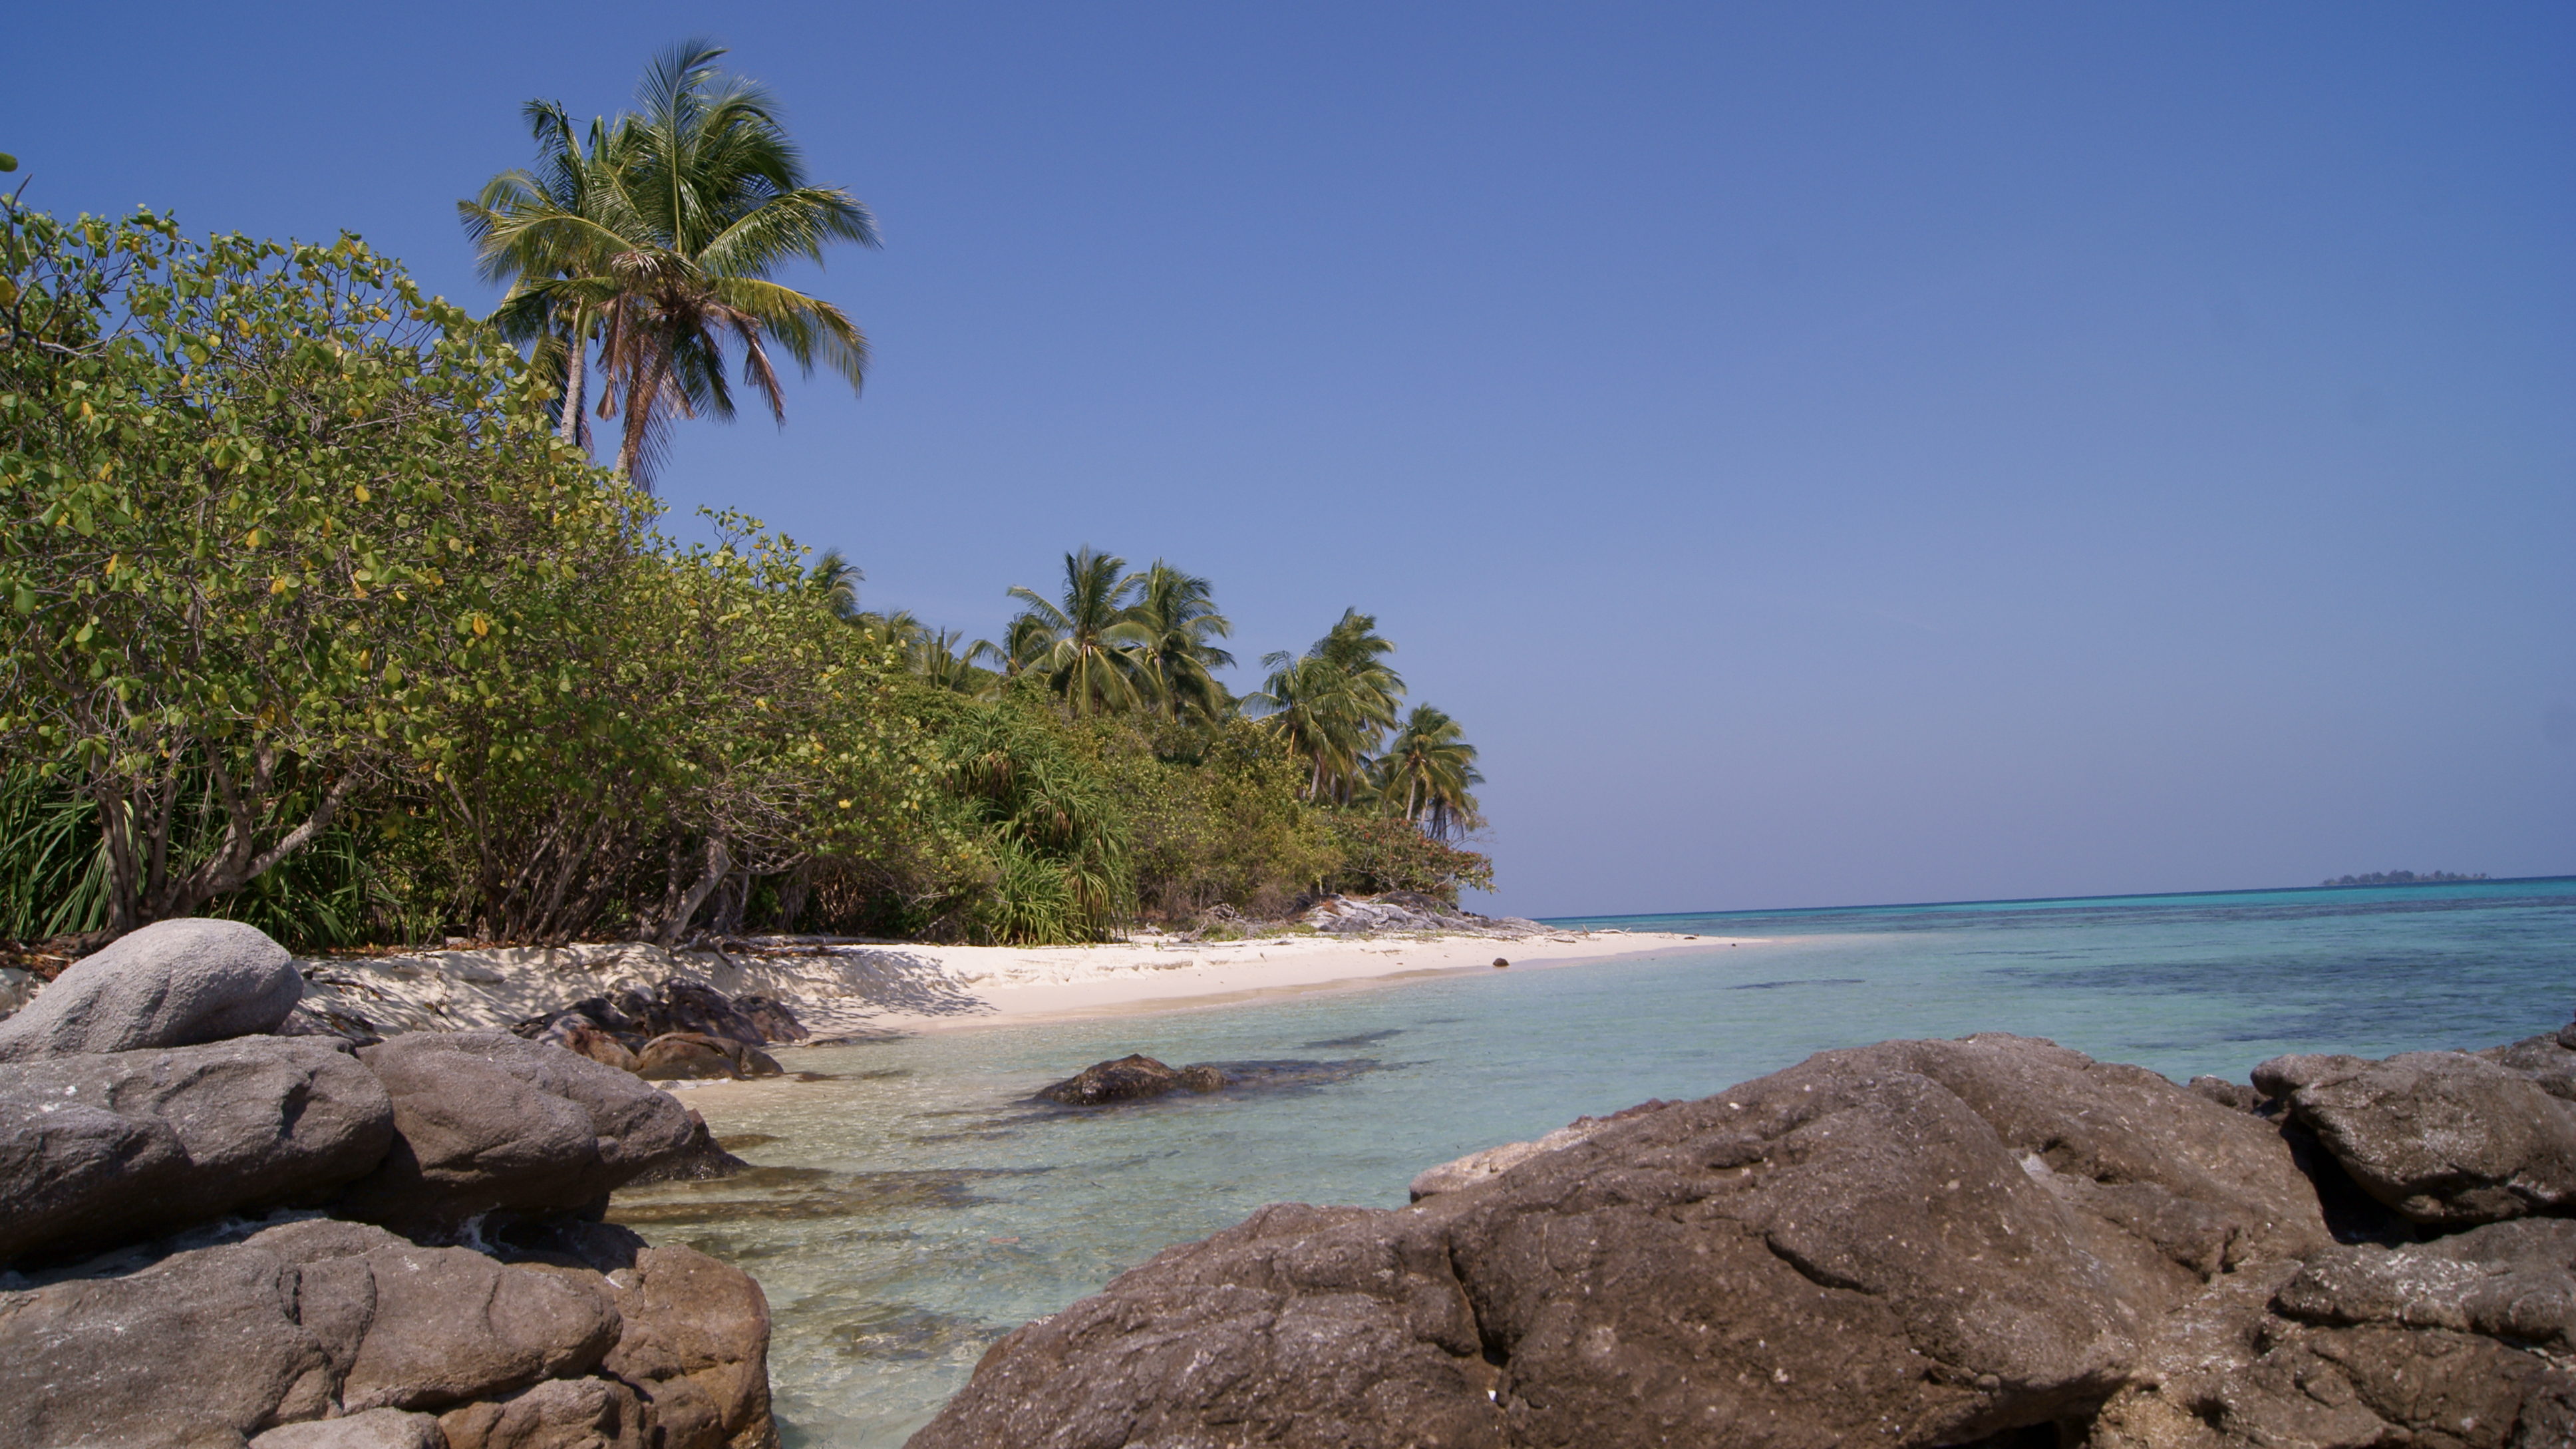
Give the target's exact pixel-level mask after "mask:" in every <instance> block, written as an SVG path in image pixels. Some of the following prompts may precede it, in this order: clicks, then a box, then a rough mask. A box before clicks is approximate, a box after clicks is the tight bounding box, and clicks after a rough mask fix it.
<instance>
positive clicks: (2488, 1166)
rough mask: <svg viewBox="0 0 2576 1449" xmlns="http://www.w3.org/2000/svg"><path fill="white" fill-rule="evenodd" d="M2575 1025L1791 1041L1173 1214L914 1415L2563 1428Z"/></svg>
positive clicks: (2470, 1432) (1214, 1433)
mask: <svg viewBox="0 0 2576 1449" xmlns="http://www.w3.org/2000/svg"><path fill="white" fill-rule="evenodd" d="M2499 1058H2502V1059H2501V1060H2500V1059H2499ZM2571 1059H2576V1051H2570V1050H2569V1049H2568V1048H2566V1047H2565V1046H2564V1045H2563V1044H2562V1043H2560V1042H2559V1041H2558V1040H2557V1039H2555V1038H2536V1039H2534V1040H2533V1041H2532V1042H2527V1043H2516V1044H2515V1045H2514V1046H2513V1047H2511V1048H2504V1049H2498V1051H2496V1052H2489V1053H2482V1054H2477V1055H2470V1054H2465V1053H2418V1054H2409V1055H2407V1056H2402V1057H2398V1058H2393V1059H2391V1060H2390V1061H2388V1062H2380V1063H2372V1062H2362V1061H2358V1060H2356V1059H2350V1058H2340V1059H2328V1058H2285V1059H2280V1060H2277V1061H2274V1062H2267V1063H2264V1064H2263V1065H2262V1066H2260V1067H2258V1068H2257V1069H2256V1070H2255V1073H2254V1081H2255V1086H2254V1087H2252V1088H2247V1087H2244V1086H2241V1085H2238V1084H2232V1083H2227V1082H2223V1081H2219V1080H2217V1079H2203V1080H2200V1081H2196V1082H2194V1083H2193V1084H2192V1085H2190V1086H2189V1087H2182V1086H2176V1085H2174V1084H2173V1083H2171V1082H2169V1081H2167V1080H2165V1079H2164V1078H2163V1077H2161V1076H2158V1075H2156V1074H2154V1073H2152V1072H2148V1071H2145V1070H2142V1069H2140V1068H2135V1067H2126V1066H2120V1065H2117V1064H2113V1063H2105V1062H2097V1061H2094V1060H2092V1059H2090V1058H2088V1057H2085V1056H2082V1055H2081V1054H2079V1053H2075V1052H2071V1051H2067V1050H2065V1049H2063V1048H2060V1047H2057V1046H2055V1045H2053V1044H2051V1043H2048V1042H2044V1041H2038V1040H2035V1039H2027V1038H2018V1037H2010V1036H1999V1035H1980V1036H1973V1037H1968V1038H1965V1039H1962V1040H1960V1041H1955V1042H1937V1041H1935V1042H1884V1043H1880V1044H1878V1045H1876V1046H1871V1047H1862V1048H1856V1049H1851V1050H1846V1051H1836V1052H1826V1053H1822V1054H1819V1055H1818V1056H1816V1057H1812V1058H1810V1059H1809V1060H1807V1061H1806V1062H1803V1063H1800V1064H1799V1065H1797V1066H1794V1067H1791V1068H1789V1069H1787V1070H1785V1071H1782V1072H1776V1073H1773V1074H1772V1075H1770V1076H1768V1077H1763V1078H1760V1079H1758V1080H1756V1081H1753V1082H1748V1083H1745V1084H1743V1085H1741V1086H1738V1087H1736V1088H1734V1089H1732V1090H1730V1091H1727V1092H1722V1093H1719V1094H1718V1095H1716V1096H1714V1097H1710V1098H1706V1099H1703V1100H1701V1101H1697V1102H1684V1103H1649V1104H1641V1106H1640V1107H1639V1108H1636V1109H1631V1111H1629V1112H1626V1113H1621V1114H1618V1115H1617V1116H1616V1117H1614V1118H1609V1119H1597V1120H1596V1119H1586V1120H1584V1121H1580V1122H1577V1123H1575V1124H1573V1125H1572V1126H1570V1127H1568V1128H1566V1129H1563V1130H1562V1131H1560V1132H1557V1133H1552V1134H1550V1135H1549V1136H1547V1137H1545V1138H1541V1139H1539V1140H1538V1141H1536V1142H1530V1143H1520V1144H1508V1145H1506V1146H1503V1147H1497V1148H1490V1149H1487V1150H1485V1151H1484V1152H1480V1153H1475V1154H1470V1155H1469V1156H1468V1157H1465V1158H1461V1159H1459V1160H1458V1161H1456V1162H1453V1163H1448V1164H1443V1165H1442V1166H1440V1167H1436V1168H1432V1169H1430V1170H1428V1171H1426V1172H1425V1173H1423V1174H1422V1175H1421V1177H1420V1178H1418V1179H1417V1180H1416V1187H1415V1199H1416V1200H1415V1202H1414V1203H1413V1205H1412V1206H1411V1207H1409V1208H1403V1209H1395V1210H1378V1209H1364V1208H1335V1207H1310V1206H1305V1205H1299V1204H1284V1205H1278V1206H1273V1207H1269V1208H1265V1209H1263V1210H1262V1211H1261V1212H1259V1213H1257V1214H1255V1215H1254V1216H1253V1217H1252V1218H1250V1219H1248V1220H1247V1221H1246V1222H1244V1223H1243V1224H1241V1225H1240V1226H1238V1227H1235V1228H1230V1229H1227V1230H1226V1231H1225V1232H1222V1233H1219V1234H1217V1235H1216V1236H1214V1237H1212V1238H1209V1239H1206V1240H1204V1241H1201V1242H1197V1243H1190V1244H1183V1245H1181V1246H1178V1247H1174V1248H1172V1249H1169V1250H1167V1251H1165V1252H1163V1253H1161V1254H1159V1255H1157V1256H1156V1257H1155V1258H1154V1259H1153V1260H1152V1261H1151V1262H1149V1263H1147V1264H1145V1265H1144V1266H1142V1267H1140V1268H1137V1269H1134V1270H1132V1271H1130V1272H1128V1273H1126V1274H1124V1275H1122V1276H1120V1277H1119V1278H1117V1279H1116V1280H1114V1281H1113V1282H1111V1283H1110V1284H1109V1285H1108V1286H1107V1287H1106V1288H1105V1289H1104V1290H1103V1291H1102V1292H1101V1293H1100V1294H1098V1295H1096V1296H1094V1297H1092V1298H1088V1299H1085V1300H1083V1301H1082V1302H1079V1303H1076V1304H1074V1305H1072V1306H1071V1307H1069V1308H1067V1309H1065V1310H1064V1311H1062V1312H1060V1313H1057V1314H1055V1315H1053V1316H1051V1317H1048V1318H1044V1319H1040V1320H1038V1321H1036V1322H1034V1323H1030V1324H1028V1325H1025V1326H1024V1327H1022V1328H1020V1329H1018V1330H1016V1331H1015V1332H1013V1333H1012V1334H1010V1335H1009V1336H1007V1337H1005V1338H1004V1339H1002V1340H1001V1341H1000V1342H999V1343H997V1344H996V1345H994V1347H993V1348H992V1349H991V1350H990V1351H989V1352H988V1353H987V1354H986V1356H985V1358H984V1360H983V1362H982V1363H980V1364H979V1365H978V1366H977V1369H976V1371H975V1374H974V1377H973V1378H972V1380H971V1381H970V1382H969V1383H968V1384H967V1386H966V1388H965V1389H964V1390H963V1391H961V1392H960V1393H959V1394H958V1395H957V1396H956V1397H955V1398H954V1399H952V1400H951V1401H950V1403H949V1404H948V1405H947V1407H946V1408H945V1409H943V1410H942V1411H941V1413H940V1414H939V1416H938V1417H937V1418H935V1419H934V1420H933V1421H932V1422H931V1423H930V1424H929V1425H928V1426H927V1427H925V1428H924V1429H923V1430H921V1431H920V1432H919V1433H918V1434H917V1435H915V1436H914V1438H913V1439H912V1440H911V1445H912V1449H966V1446H974V1449H1017V1446H1030V1449H1035V1446H1038V1445H1057V1444H1066V1443H1094V1442H1097V1443H1103V1444H1109V1443H1127V1444H1137V1445H1144V1444H1172V1445H1181V1444H1195V1443H1201V1442H1205V1443H1234V1442H1261V1443H1272V1442H1275V1443H1279V1444H1298V1445H1303V1444H1315V1445H1324V1444H1330V1445H1335V1446H1343V1449H1370V1446H1386V1449H1396V1446H1405V1445H1421V1446H1428V1445H1441V1446H1449V1449H1465V1446H1478V1449H1536V1446H1542V1445H1544V1446H1571V1445H1578V1444H1579V1445H1584V1446H1587V1449H1588V1446H1600V1449H1621V1446H1629V1445H1635V1446H1640V1449H1642V1446H1646V1445H1663V1444H1680V1443H1689V1444H1699V1445H1746V1446H1752V1445H1762V1446H1766V1449H1780V1446H1803V1445H1814V1446H1825V1445H1838V1444H1853V1443H1872V1444H1885V1445H1897V1446H1932V1445H1943V1444H1963V1443H1969V1442H1972V1441H1978V1442H1982V1441H1985V1440H1987V1439H1989V1438H1990V1437H1994V1436H2021V1435H2043V1434H2044V1435H2047V1436H2050V1437H2049V1439H2048V1440H2047V1442H2053V1443H2057V1444H2060V1445H2066V1446H2078V1445H2080V1446H2085V1449H2258V1446H2259V1449H2275V1446H2292V1445H2299V1446H2313V1449H2328V1446H2333V1449H2347V1446H2348V1449H2361V1446H2369V1445H2388V1444H2399V1443H2410V1444H2425V1445H2434V1444H2439V1445H2447V1446H2470V1445H2476V1446H2494V1449H2509V1446H2526V1445H2535V1446H2536V1445H2540V1444H2563V1443H2570V1442H2576V1372H2571V1370H2570V1369H2569V1368H2568V1367H2566V1366H2565V1364H2564V1361H2563V1360H2562V1359H2560V1358H2558V1357H2555V1355H2559V1354H2563V1353H2566V1352H2568V1351H2569V1349H2570V1346H2571V1345H2576V1214H2569V1211H2568V1208H2567V1207H2566V1206H2565V1199H2564V1198H2562V1197H2560V1196H2557V1195H2556V1193H2555V1186H2554V1184H2555V1178H2554V1177H2553V1176H2552V1174H2553V1173H2554V1172H2555V1170H2556V1168H2555V1164H2556V1163H2557V1161H2558V1157H2557V1153H2558V1150H2559V1148H2558V1144H2559V1142H2560V1140H2561V1139H2560V1138H2559V1137H2558V1135H2557V1134H2558V1125H2557V1124H2558V1122H2559V1120H2560V1119H2559V1117H2558V1116H2557V1111H2558V1109H2559V1108H2561V1107H2562V1106H2564V1105H2565V1104H2564V1102H2563V1101H2562V1099H2561V1098H2560V1097H2559V1096H2558V1095H2557V1094H2556V1093H2555V1092H2553V1091H2552V1090H2550V1088H2549V1086H2548V1085H2547V1083H2548V1082H2550V1081H2564V1080H2567V1079H2568V1078H2569V1075H2570V1073H2569V1070H2568V1069H2569V1068H2570V1066H2571V1064H2576V1061H2571ZM2553 1073H2555V1074H2557V1075H2556V1076H2554V1077H2553V1076H2552V1074H2553ZM2543 1103H2545V1104H2546V1105H2545V1106H2543V1105H2540V1104H2543ZM2365 1190H2366V1192H2367V1195H2365ZM2383 1203H2385V1204H2387V1206H2385V1207H2383V1206H2382V1204H2383ZM2391 1209H2395V1210H2398V1211H2403V1212H2406V1213H2407V1214H2408V1215H2409V1216H2408V1217H2405V1218H2399V1217H2397V1216H2396V1215H2395V1213H2394V1212H2392V1211H2391ZM2392 1225H2393V1226H2392ZM2013 1442H2015V1443H2022V1442H2040V1441H2039V1440H2037V1439H2027V1440H2026V1439H2023V1438H2019V1437H2015V1438H2013Z"/></svg>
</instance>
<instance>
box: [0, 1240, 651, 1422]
mask: <svg viewBox="0 0 2576 1449" xmlns="http://www.w3.org/2000/svg"><path fill="white" fill-rule="evenodd" d="M622 1327H623V1325H622V1322H621V1320H620V1319H619V1317H618V1314H617V1311H616V1309H615V1307H614V1306H613V1304H612V1302H611V1299H610V1294H609V1291H608V1289H607V1287H606V1284H605V1281H604V1280H601V1279H598V1278H596V1277H588V1278H586V1279H585V1278H584V1277H576V1276H573V1275H568V1274H563V1273H556V1272H549V1271H540V1270H536V1269H526V1268H514V1267H510V1266H507V1265H504V1264H500V1263H496V1262H493V1261H492V1260H491V1259H489V1258H486V1257H484V1256H482V1255H481V1254H479V1253H474V1252H469V1251H467V1250H465V1249H462V1248H424V1247H420V1246H417V1245H415V1244H412V1243H407V1242H404V1241H403V1240H401V1239H399V1238H396V1237H394V1236H393V1235H391V1234H389V1233H386V1232H383V1231H381V1230H378V1229H374V1228H369V1227H364V1226H361V1225H359V1224H355V1223H339V1222H329V1221H320V1220H316V1221H308V1222H298V1223H290V1224H286V1225H283V1226H280V1227H274V1228H269V1229H267V1230H265V1231H262V1232H260V1233H258V1234H255V1235H253V1236H252V1237H250V1238H249V1239H247V1240H245V1241H243V1242H240V1243H236V1244H230V1245H227V1246H223V1247H214V1248H203V1249H198V1250H196V1251H193V1252H185V1253H179V1254H176V1255H174V1256H172V1257H169V1258H166V1259H163V1260H162V1261H161V1262H159V1263H156V1264H153V1265H152V1266H150V1267H146V1268H143V1269H140V1270H138V1271H135V1272H131V1273H125V1274H120V1275H116V1276H111V1277H105V1278H72V1279H68V1280H65V1281H63V1282H59V1283H53V1284H49V1285H47V1286H44V1287H40V1288H35V1289H30V1290H27V1291H23V1292H16V1293H0V1399H5V1402H7V1403H8V1404H9V1405H10V1413H8V1414H6V1415H0V1449H22V1446H23V1449H44V1446H55V1445H63V1444H73V1443H99V1444H117V1445H124V1446H135V1449H157V1446H164V1445H168V1446H181V1445H186V1446H196V1445H203V1444H221V1443H236V1444H237V1443H239V1442H241V1439H242V1437H243V1436H246V1435H248V1434H250V1433H252V1432H255V1431H258V1430H261V1429H263V1428H266V1427H268V1426H271V1425H279V1424H289V1423H297V1422H301V1421H305V1420H314V1419H321V1418H323V1417H324V1416H325V1415H328V1414H334V1413H348V1414H356V1413H362V1412H364V1411H366V1410H369V1409H374V1408H387V1407H390V1408H397V1409H404V1410H418V1409H438V1408H444V1407H447V1406H449V1405H452V1404H455V1403H458V1402H461V1401H465V1400H470V1399H475V1398H483V1397H490V1396H493V1395H498V1394H507V1393H513V1392H516V1391H517V1390H518V1389H520V1388H522V1387H525V1386H527V1385H529V1384H533V1383H536V1382H537V1381H539V1380H541V1379H544V1378H547V1377H549V1376H556V1375H564V1374H578V1373H583V1372H586V1371H588V1370H589V1369H590V1368H592V1367H593V1366H595V1365H596V1364H597V1363H598V1362H599V1360H600V1358H601V1357H602V1356H603V1355H605V1354H606V1353H607V1352H608V1351H609V1350H610V1349H611V1348H612V1347H613V1346H614V1345H615V1343H616V1341H617V1339H618V1336H619V1334H620V1332H621V1331H622Z"/></svg>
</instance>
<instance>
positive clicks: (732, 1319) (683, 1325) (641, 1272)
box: [600, 1247, 777, 1449]
mask: <svg viewBox="0 0 2576 1449" xmlns="http://www.w3.org/2000/svg"><path fill="white" fill-rule="evenodd" d="M608 1283H609V1286H610V1288H611V1289H612V1290H613V1291H614V1292H615V1294H616V1302H617V1311H618V1313H619V1315H620V1316H621V1317H622V1319H623V1321H624V1323H625V1331H624V1333H623V1334H622V1335H621V1336H620V1337H619V1338H618V1340H617V1346H616V1347H615V1348H614V1349H611V1350H610V1351H609V1354H608V1357H607V1359H606V1360H605V1361H604V1362H603V1363H602V1364H601V1365H600V1367H601V1370H602V1371H603V1372H606V1373H609V1374H613V1375H615V1376H616V1377H617V1378H619V1379H621V1380H623V1381H624V1382H626V1383H628V1384H630V1385H633V1386H634V1388H635V1389H636V1391H637V1392H638V1393H640V1394H641V1395H643V1397H644V1399H645V1401H646V1402H648V1403H650V1404H651V1405H652V1410H653V1420H654V1424H655V1426H656V1428H657V1431H658V1433H659V1435H660V1437H659V1438H657V1439H656V1440H654V1443H655V1445H656V1446H657V1449H756V1446H763V1445H771V1444H775V1443H776V1442H777V1430H776V1427H775V1425H774V1424H773V1423H772V1421H771V1419H770V1412H769V1300H768V1299H767V1298H766V1297H765V1296H764V1295H763V1294H762V1293H761V1291H760V1285H759V1284H758V1283H755V1282H753V1281H752V1279H751V1275H750V1274H748V1273H745V1272H743V1271H742V1270H741V1269H739V1268H735V1267H732V1266H731V1265H729V1264H725V1263H720V1262H717V1261H716V1260H715V1259H713V1258H710V1257H708V1256H707V1255H705V1254H704V1253H699V1252H695V1251H693V1250H691V1249H688V1248H682V1247H668V1248H646V1249H644V1250H643V1251H642V1252H640V1253H637V1254H636V1255H635V1265H634V1267H633V1269H632V1270H631V1271H626V1272H619V1273H616V1274H613V1275H611V1276H610V1278H609V1280H608Z"/></svg>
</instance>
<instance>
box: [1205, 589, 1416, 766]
mask: <svg viewBox="0 0 2576 1449" xmlns="http://www.w3.org/2000/svg"><path fill="white" fill-rule="evenodd" d="M1394 652H1395V645H1394V643H1393V642H1391V641H1390V640H1388V639H1386V638H1385V637H1384V636H1382V635H1380V634H1379V633H1378V632H1377V616H1376V615H1374V614H1363V613H1361V612H1360V611H1359V610H1357V609H1344V610H1343V611H1342V617H1341V618H1340V620H1338V621H1337V622H1335V623H1334V625H1333V627H1332V628H1331V629H1330V630H1328V631H1326V633H1325V635H1324V637H1323V638H1321V639H1318V640H1316V641H1315V642H1314V644H1313V645H1311V646H1310V647H1309V648H1308V649H1307V650H1306V652H1305V653H1304V654H1303V655H1290V654H1289V653H1287V652H1286V651H1285V650H1282V651H1280V652H1278V653H1275V654H1266V655H1263V656H1262V659H1261V664H1262V667H1263V668H1265V669H1268V670H1269V671H1270V677H1269V678H1268V679H1266V680H1264V681H1263V683H1262V686H1261V688H1260V690H1259V691H1258V692H1256V693H1253V694H1250V695H1246V696H1245V697H1244V701H1243V703H1244V705H1245V707H1246V708H1247V709H1250V710H1252V711H1253V712H1255V713H1257V714H1260V715H1263V716H1264V717H1265V722H1266V723H1267V724H1268V725H1269V727H1270V730H1271V732H1272V734H1273V735H1275V736H1276V737H1277V738H1278V739H1279V740H1280V742H1281V743H1283V744H1284V745H1286V746H1287V748H1288V751H1289V753H1290V754H1292V755H1294V756H1296V757H1297V758H1299V759H1301V760H1304V761H1306V762H1307V764H1308V778H1307V786H1306V797H1307V798H1308V799H1310V800H1324V799H1331V800H1335V801H1339V802H1342V803H1348V802H1349V800H1350V798H1351V796H1352V793H1353V792H1354V790H1356V789H1357V788H1358V787H1359V786H1360V785H1361V784H1362V783H1363V781H1362V775H1361V771H1362V767H1363V766H1364V765H1365V763H1366V761H1367V757H1368V754H1369V752H1370V751H1371V750H1374V749H1376V748H1377V742H1378V740H1379V739H1380V738H1382V737H1383V736H1384V735H1385V733H1386V731H1387V730H1388V729H1390V728H1392V727H1393V726H1394V724H1395V710H1396V705H1397V702H1398V701H1400V700H1401V699H1402V698H1403V697H1404V676H1402V675H1400V674H1398V673H1396V672H1395V669H1394V668H1393V667H1392V666H1390V665H1389V664H1388V663H1387V662H1386V659H1385V656H1386V655H1389V654H1392V653H1394Z"/></svg>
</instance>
